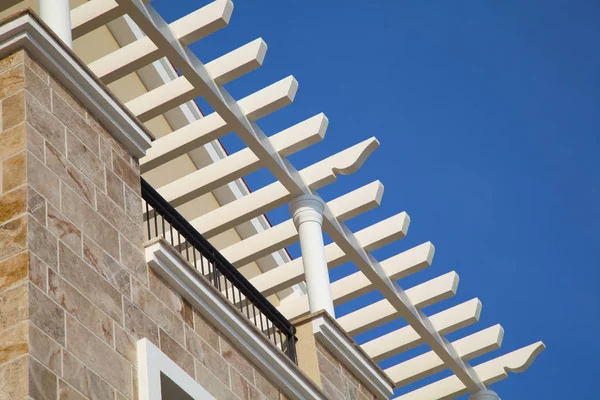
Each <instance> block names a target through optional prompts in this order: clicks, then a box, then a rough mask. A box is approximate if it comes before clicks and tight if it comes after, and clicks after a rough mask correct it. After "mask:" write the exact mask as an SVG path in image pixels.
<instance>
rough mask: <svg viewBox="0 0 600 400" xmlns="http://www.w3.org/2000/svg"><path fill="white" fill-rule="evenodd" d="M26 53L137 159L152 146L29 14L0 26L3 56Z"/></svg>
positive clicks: (131, 119) (113, 99) (109, 95)
mask: <svg viewBox="0 0 600 400" xmlns="http://www.w3.org/2000/svg"><path fill="white" fill-rule="evenodd" d="M23 48H24V49H25V50H27V51H28V52H29V53H30V54H31V56H32V57H34V58H35V59H36V61H37V62H38V63H40V64H41V65H43V66H44V67H45V68H46V69H47V70H48V71H50V73H51V74H52V75H53V76H54V77H55V78H56V79H57V80H58V81H59V82H60V83H62V84H63V85H64V86H65V87H66V88H67V89H68V90H69V91H70V92H71V94H72V95H73V96H74V97H75V98H77V100H79V101H80V102H81V103H82V104H83V105H84V106H85V107H86V108H87V109H88V110H89V111H90V113H91V114H92V115H93V116H94V117H96V118H97V119H98V120H99V121H100V122H102V124H103V125H104V126H105V127H106V129H107V130H108V131H109V132H110V134H112V135H113V136H114V137H115V139H117V140H118V141H119V142H120V143H121V144H122V145H123V146H124V147H125V148H126V149H127V150H129V151H130V152H131V154H132V155H134V156H135V157H138V158H141V157H143V156H144V154H146V150H148V149H149V148H150V146H151V140H152V135H151V134H150V133H149V132H148V130H146V128H145V127H144V126H143V125H142V124H141V123H140V122H139V121H138V120H137V119H136V118H135V117H134V116H133V115H132V114H131V113H130V112H129V111H127V110H126V109H125V107H124V106H123V105H122V104H121V102H120V101H119V100H117V98H116V97H115V96H114V95H113V94H112V93H111V92H110V91H109V90H108V89H107V88H106V86H105V85H104V84H103V83H101V82H100V81H99V80H98V79H97V78H96V77H95V76H94V75H93V74H92V73H91V72H90V70H89V69H88V68H87V67H86V66H85V65H84V64H83V62H81V61H80V60H79V59H78V58H77V57H76V56H75V55H74V53H73V52H72V51H71V50H70V49H68V48H67V47H66V46H65V45H64V44H63V43H62V42H61V41H60V40H59V39H57V38H56V36H54V34H52V33H49V32H48V30H47V28H46V27H45V26H44V25H43V24H42V23H41V22H40V21H39V20H38V19H37V17H35V16H34V15H33V14H30V13H29V12H28V11H25V12H22V13H20V14H16V15H15V16H13V17H10V18H8V19H7V20H4V23H3V25H2V26H0V57H6V56H8V55H10V54H11V53H14V52H15V51H17V50H19V49H23Z"/></svg>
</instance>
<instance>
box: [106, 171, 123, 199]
mask: <svg viewBox="0 0 600 400" xmlns="http://www.w3.org/2000/svg"><path fill="white" fill-rule="evenodd" d="M124 186H125V185H124V184H123V181H122V180H121V179H119V177H118V176H117V175H115V174H114V173H113V172H112V171H111V170H110V169H109V168H106V193H107V194H108V197H109V198H110V199H111V200H112V201H114V202H115V204H116V205H118V206H119V207H120V208H123V209H124V208H125V192H124Z"/></svg>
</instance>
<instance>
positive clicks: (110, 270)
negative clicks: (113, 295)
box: [83, 235, 131, 298]
mask: <svg viewBox="0 0 600 400" xmlns="http://www.w3.org/2000/svg"><path fill="white" fill-rule="evenodd" d="M83 259H84V260H85V261H86V262H87V263H88V264H89V265H90V266H91V267H92V268H93V269H94V271H96V272H97V273H98V274H100V275H102V277H103V278H104V279H105V280H107V281H108V282H109V283H110V284H111V285H112V286H114V287H115V288H116V289H117V290H118V291H119V292H121V293H122V294H124V295H125V296H127V297H128V298H131V287H130V285H131V283H130V277H129V273H128V272H127V271H126V270H125V269H124V268H123V267H122V266H121V265H120V264H119V263H118V262H117V261H115V260H114V259H113V258H112V257H111V256H110V255H109V254H108V253H106V252H105V251H104V250H102V249H101V248H100V246H98V245H97V244H96V243H94V242H93V241H92V240H90V238H88V237H87V236H85V235H84V237H83Z"/></svg>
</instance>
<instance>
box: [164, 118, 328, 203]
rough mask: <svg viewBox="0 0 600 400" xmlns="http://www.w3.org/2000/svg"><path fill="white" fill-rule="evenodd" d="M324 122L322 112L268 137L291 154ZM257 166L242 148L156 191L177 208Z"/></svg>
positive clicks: (319, 134) (314, 137)
mask: <svg viewBox="0 0 600 400" xmlns="http://www.w3.org/2000/svg"><path fill="white" fill-rule="evenodd" d="M327 124H328V120H327V117H325V114H319V115H316V116H314V117H312V118H309V119H307V120H305V121H302V122H300V123H298V124H296V125H294V126H292V127H291V128H288V129H286V130H283V131H281V132H279V133H277V134H275V135H273V136H271V137H269V140H270V141H271V143H272V144H273V147H274V148H275V149H276V150H277V151H278V152H279V153H280V154H285V155H289V154H293V153H295V152H297V151H300V150H302V149H304V148H306V147H308V146H310V145H312V144H314V143H316V142H318V141H320V140H322V139H323V137H324V136H325V131H326V130H327ZM259 167H260V160H259V159H258V157H256V155H255V154H254V153H252V152H251V151H250V149H247V148H246V149H243V150H240V151H238V152H237V153H234V154H232V155H230V156H227V157H225V158H224V159H221V160H218V161H216V162H214V163H212V164H209V165H207V166H206V167H204V168H202V169H199V170H197V171H194V172H192V173H191V174H188V175H186V176H184V177H182V178H179V179H176V180H174V181H173V182H170V183H168V184H167V185H164V186H162V187H160V188H159V189H158V192H159V193H160V194H161V196H163V197H164V199H165V200H167V201H168V202H169V203H171V205H172V206H174V207H177V206H179V205H181V204H184V203H186V202H188V201H190V200H192V199H195V198H197V197H199V196H202V195H203V194H206V193H208V192H210V191H211V190H214V189H216V188H218V187H221V186H223V185H225V184H227V183H229V182H231V181H233V180H235V179H238V178H241V177H243V176H244V175H247V174H249V173H250V172H253V171H255V170H257V169H258V168H259Z"/></svg>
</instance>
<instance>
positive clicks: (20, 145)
mask: <svg viewBox="0 0 600 400" xmlns="http://www.w3.org/2000/svg"><path fill="white" fill-rule="evenodd" d="M26 145H27V135H26V133H25V124H21V125H18V126H15V127H14V128H11V129H7V130H5V131H4V132H2V133H0V160H3V159H5V158H8V157H10V156H12V155H14V154H17V153H19V152H20V151H22V150H25V148H26Z"/></svg>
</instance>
